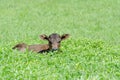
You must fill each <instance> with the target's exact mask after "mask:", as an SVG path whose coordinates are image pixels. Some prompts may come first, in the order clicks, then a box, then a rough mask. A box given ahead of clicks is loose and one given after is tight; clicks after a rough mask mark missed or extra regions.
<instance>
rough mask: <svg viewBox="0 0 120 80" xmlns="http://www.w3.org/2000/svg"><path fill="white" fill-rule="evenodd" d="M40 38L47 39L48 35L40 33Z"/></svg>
mask: <svg viewBox="0 0 120 80" xmlns="http://www.w3.org/2000/svg"><path fill="white" fill-rule="evenodd" d="M40 38H41V39H42V40H48V36H46V35H45V34H43V35H40Z"/></svg>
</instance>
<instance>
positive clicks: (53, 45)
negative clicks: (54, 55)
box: [40, 33, 69, 51]
mask: <svg viewBox="0 0 120 80" xmlns="http://www.w3.org/2000/svg"><path fill="white" fill-rule="evenodd" d="M68 37H69V34H63V35H62V36H60V35H59V34H57V33H53V34H51V35H49V36H47V35H45V34H43V35H40V38H41V39H43V40H47V41H48V42H49V49H51V50H52V51H55V50H57V49H59V47H60V42H61V41H62V40H65V39H67V38H68Z"/></svg>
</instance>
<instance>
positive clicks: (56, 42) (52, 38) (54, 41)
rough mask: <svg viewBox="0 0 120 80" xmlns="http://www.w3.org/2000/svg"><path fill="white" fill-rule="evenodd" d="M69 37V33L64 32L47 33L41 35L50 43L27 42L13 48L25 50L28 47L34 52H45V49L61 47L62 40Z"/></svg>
mask: <svg viewBox="0 0 120 80" xmlns="http://www.w3.org/2000/svg"><path fill="white" fill-rule="evenodd" d="M68 37H69V34H64V35H62V36H60V35H59V34H57V33H53V34H51V35H49V36H46V35H44V34H43V35H40V38H41V39H43V40H47V41H48V42H49V43H48V44H35V45H27V44H25V43H20V44H17V45H15V46H14V47H13V48H12V49H17V50H19V51H22V52H24V51H25V50H26V49H28V50H29V51H33V52H37V53H39V52H44V51H49V50H52V51H54V50H57V49H59V47H60V42H61V41H62V40H64V39H66V38H68Z"/></svg>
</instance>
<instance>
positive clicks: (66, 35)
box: [61, 34, 70, 40]
mask: <svg viewBox="0 0 120 80" xmlns="http://www.w3.org/2000/svg"><path fill="white" fill-rule="evenodd" d="M69 36H70V35H69V34H63V35H62V36H61V39H62V40H65V39H67V38H69Z"/></svg>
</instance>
